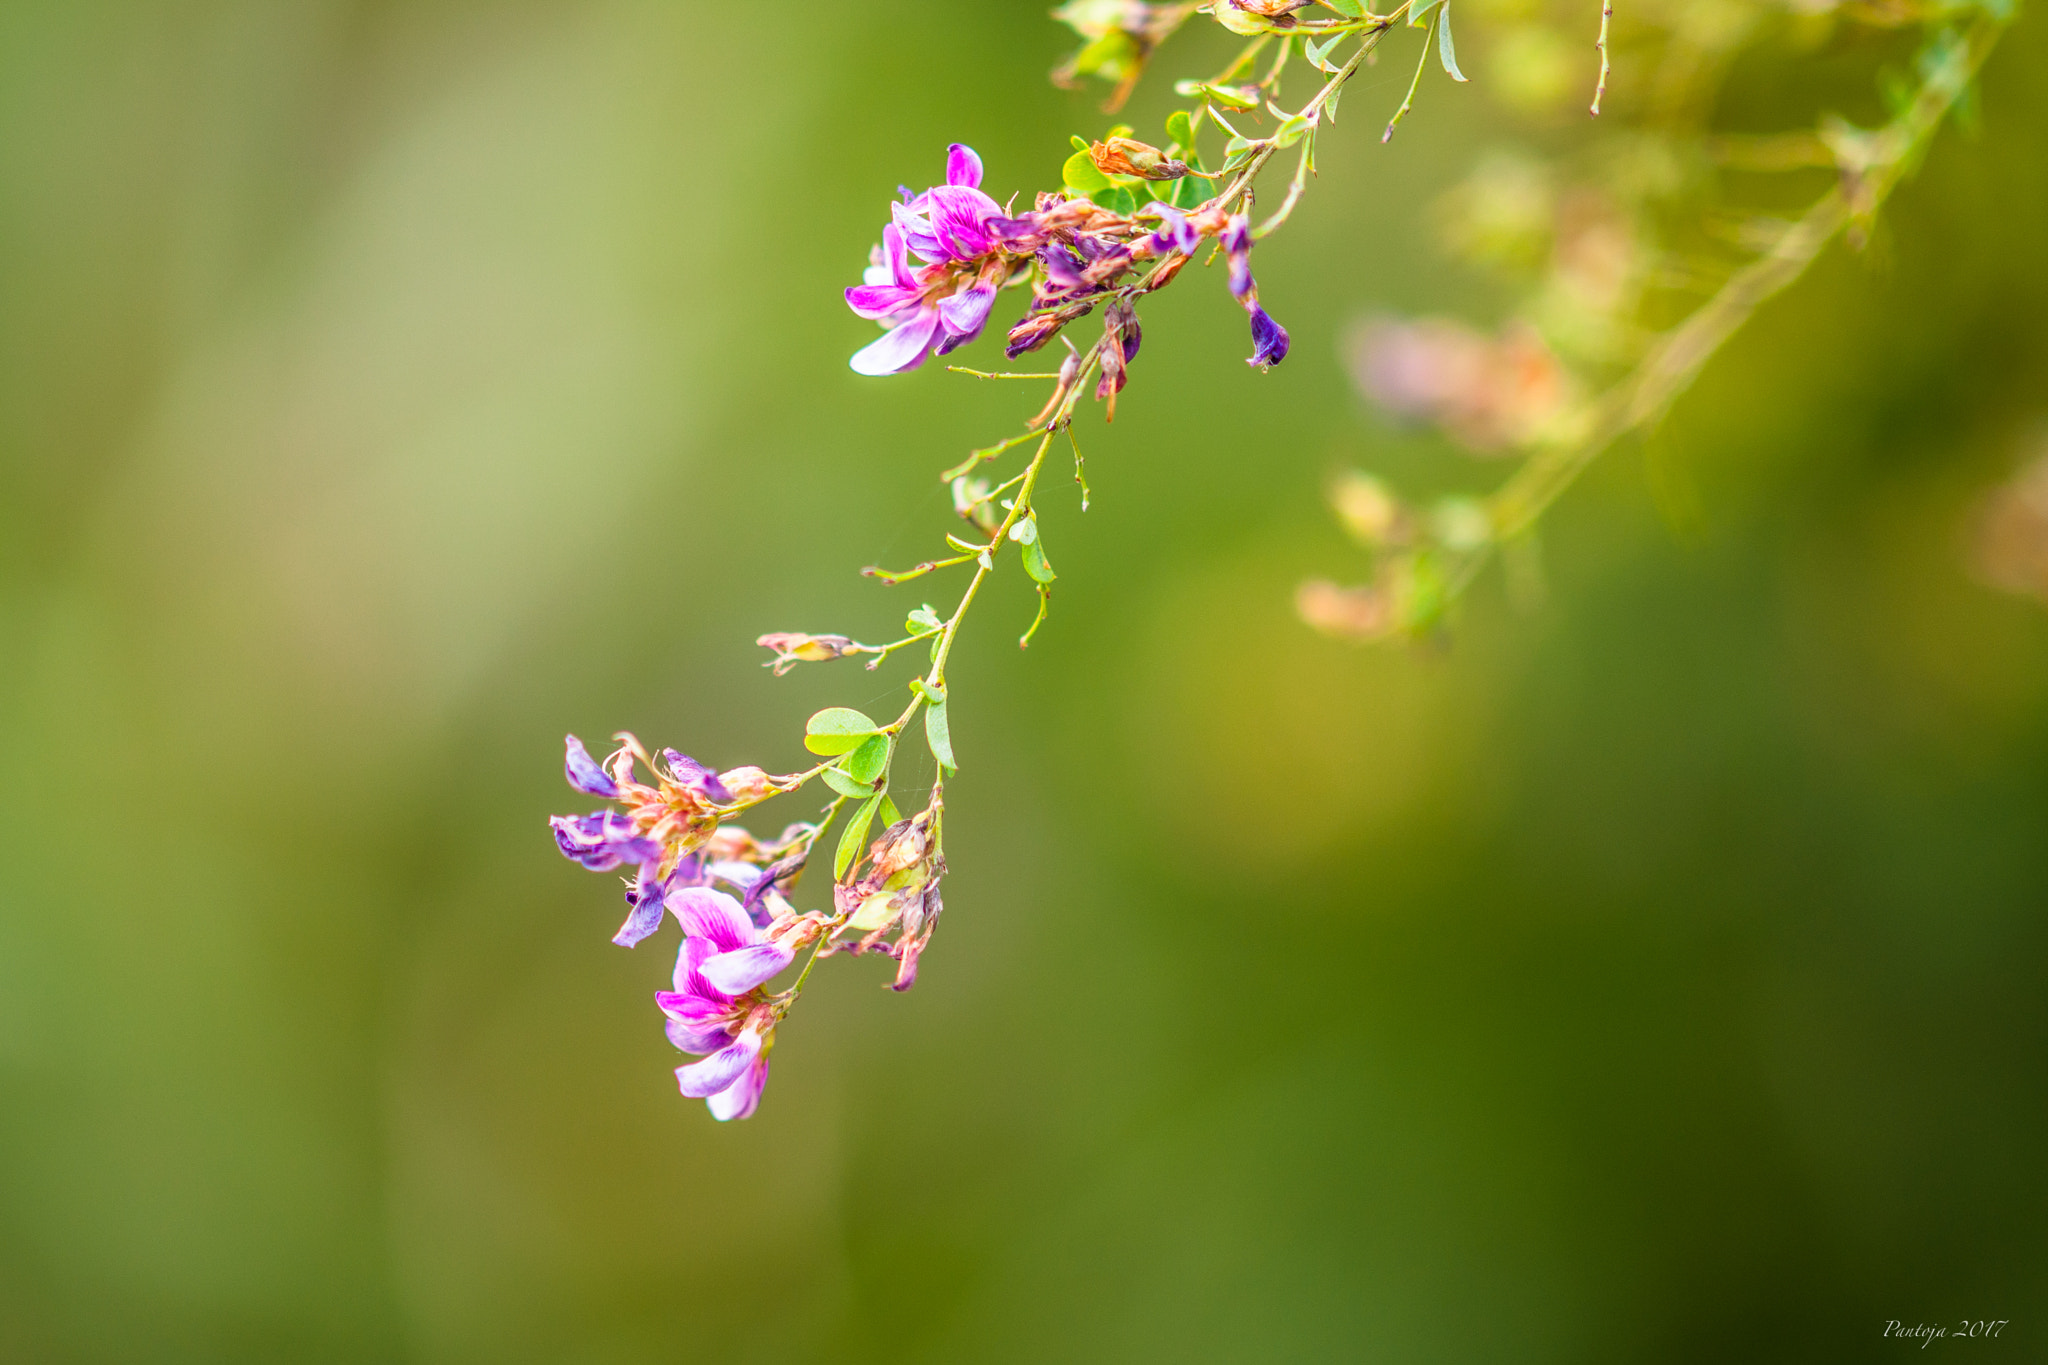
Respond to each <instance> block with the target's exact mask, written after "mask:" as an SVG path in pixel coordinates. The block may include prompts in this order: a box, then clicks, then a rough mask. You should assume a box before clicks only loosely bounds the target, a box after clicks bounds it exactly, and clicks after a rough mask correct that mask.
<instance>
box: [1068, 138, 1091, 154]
mask: <svg viewBox="0 0 2048 1365" xmlns="http://www.w3.org/2000/svg"><path fill="white" fill-rule="evenodd" d="M1067 141H1069V142H1071V143H1073V144H1074V150H1075V151H1077V152H1079V153H1081V154H1082V155H1083V156H1086V155H1087V154H1088V147H1089V142H1088V139H1087V138H1085V137H1081V136H1079V135H1078V134H1075V133H1069V134H1067Z"/></svg>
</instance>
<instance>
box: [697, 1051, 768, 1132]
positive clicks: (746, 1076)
mask: <svg viewBox="0 0 2048 1365" xmlns="http://www.w3.org/2000/svg"><path fill="white" fill-rule="evenodd" d="M767 1085H768V1058H767V1057H766V1056H765V1055H763V1056H759V1057H756V1058H754V1064H753V1065H752V1066H750V1067H748V1068H747V1069H746V1070H745V1071H743V1072H741V1073H740V1078H739V1079H738V1080H736V1081H734V1082H733V1083H732V1084H731V1085H729V1086H727V1087H726V1088H725V1089H723V1090H721V1091H719V1092H718V1093H717V1094H716V1095H707V1096H706V1097H705V1099H704V1106H705V1107H706V1108H707V1109H709V1110H710V1111H711V1117H712V1118H715V1119H717V1120H718V1121H719V1122H720V1123H725V1122H727V1121H729V1120H732V1119H743V1118H748V1117H751V1116H752V1114H753V1112H754V1109H755V1106H757V1105H759V1104H760V1103H761V1091H762V1090H763V1089H765V1088H766V1087H767Z"/></svg>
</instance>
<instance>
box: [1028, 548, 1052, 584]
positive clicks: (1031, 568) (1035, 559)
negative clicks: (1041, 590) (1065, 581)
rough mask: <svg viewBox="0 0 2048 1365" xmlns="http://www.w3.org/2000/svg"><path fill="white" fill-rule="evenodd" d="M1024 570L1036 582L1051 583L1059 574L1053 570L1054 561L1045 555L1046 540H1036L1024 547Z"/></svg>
mask: <svg viewBox="0 0 2048 1365" xmlns="http://www.w3.org/2000/svg"><path fill="white" fill-rule="evenodd" d="M1024 572H1025V573H1028V574H1030V575H1031V581H1032V582H1034V583H1050V582H1052V581H1053V580H1054V579H1055V578H1058V577H1059V575H1058V574H1056V573H1054V572H1053V571H1052V563H1051V561H1049V560H1047V559H1046V557H1045V542H1044V541H1042V540H1034V541H1032V542H1031V543H1030V544H1029V545H1026V546H1025V547H1024Z"/></svg>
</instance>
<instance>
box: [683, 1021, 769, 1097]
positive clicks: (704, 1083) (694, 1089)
mask: <svg viewBox="0 0 2048 1365" xmlns="http://www.w3.org/2000/svg"><path fill="white" fill-rule="evenodd" d="M760 1054H761V1035H760V1034H758V1033H756V1032H754V1030H752V1029H748V1030H747V1031H746V1032H745V1033H742V1034H741V1035H740V1036H739V1037H737V1038H735V1039H733V1040H732V1042H731V1043H729V1044H727V1045H726V1046H725V1047H722V1048H720V1049H719V1050H718V1051H716V1052H714V1053H712V1054H711V1055H710V1056H709V1057H706V1058H705V1059H704V1060H703V1061H701V1062H692V1063H691V1064H690V1065H688V1066H679V1067H677V1068H676V1085H677V1086H679V1087H680V1088H681V1089H682V1092H683V1093H684V1094H685V1095H688V1096H689V1097H690V1098H691V1099H693V1100H701V1099H704V1098H706V1097H708V1096H711V1095H716V1094H717V1093H718V1092H719V1091H721V1090H723V1089H725V1088H726V1087H727V1086H729V1085H731V1084H732V1083H733V1082H734V1081H736V1080H738V1079H739V1078H740V1074H741V1073H742V1072H744V1071H745V1070H746V1069H747V1068H748V1067H749V1066H751V1065H753V1061H754V1058H756V1057H758V1056H759V1055H760Z"/></svg>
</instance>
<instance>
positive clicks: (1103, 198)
mask: <svg viewBox="0 0 2048 1365" xmlns="http://www.w3.org/2000/svg"><path fill="white" fill-rule="evenodd" d="M1088 197H1089V198H1090V199H1093V200H1094V201H1095V202H1096V203H1098V204H1100V205H1101V206H1102V207H1104V208H1106V209H1108V210H1109V211H1110V212H1111V213H1121V214H1123V215H1124V216H1125V217H1126V218H1128V217H1130V215H1132V214H1134V213H1136V212H1137V211H1138V196H1137V195H1135V194H1132V193H1131V192H1130V191H1129V190H1127V189H1125V188H1124V187H1123V186H1121V185H1111V186H1110V187H1109V188H1108V189H1106V190H1097V191H1096V192H1095V193H1093V194H1091V195H1089V196H1088Z"/></svg>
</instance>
